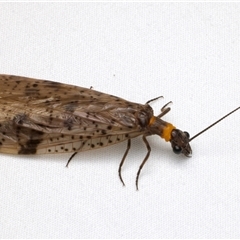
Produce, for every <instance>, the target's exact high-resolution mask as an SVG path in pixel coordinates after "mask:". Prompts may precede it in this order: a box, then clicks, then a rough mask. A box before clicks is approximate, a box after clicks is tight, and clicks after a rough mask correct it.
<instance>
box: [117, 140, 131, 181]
mask: <svg viewBox="0 0 240 240" xmlns="http://www.w3.org/2000/svg"><path fill="white" fill-rule="evenodd" d="M130 147H131V139H128V143H127V149H126V151H125V153H124V155H123V158H122V160H121V162H120V164H119V168H118V176H119V178H120V181H121V182H122V184H123V186H125V183H124V181H123V179H122V175H121V170H122V165H123V163H124V161H125V158H126V156H127V154H128V151H129V149H130Z"/></svg>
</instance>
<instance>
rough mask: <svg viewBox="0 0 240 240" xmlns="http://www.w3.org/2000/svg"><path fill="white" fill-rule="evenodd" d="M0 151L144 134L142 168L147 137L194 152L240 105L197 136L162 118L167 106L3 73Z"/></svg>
mask: <svg viewBox="0 0 240 240" xmlns="http://www.w3.org/2000/svg"><path fill="white" fill-rule="evenodd" d="M0 86H1V87H0V108H1V113H0V152H2V153H9V154H50V153H66V152H68V153H73V154H72V156H71V157H70V158H69V160H68V162H67V165H68V164H69V162H70V161H71V159H72V157H73V156H74V155H75V154H76V153H77V152H80V151H86V150H91V149H97V148H102V147H106V146H110V145H113V144H116V143H119V142H122V141H127V149H126V151H125V153H124V155H123V158H122V160H121V162H120V165H119V168H118V174H119V178H120V180H121V182H122V184H123V185H124V181H123V179H122V176H121V169H122V165H123V163H124V161H125V159H126V156H127V154H128V151H129V149H130V147H131V139H132V138H135V137H138V136H140V135H141V136H142V139H143V142H144V143H145V145H146V148H147V154H146V156H145V158H144V159H143V161H142V163H141V165H140V166H139V169H138V172H137V176H136V188H137V189H138V179H139V175H140V172H141V170H142V168H143V166H144V164H145V163H146V161H147V160H148V158H149V155H150V152H151V147H150V145H149V143H148V141H147V137H148V136H150V135H153V134H157V135H159V136H160V137H162V138H163V139H165V141H167V142H170V143H171V146H172V149H173V152H174V153H176V154H179V153H182V154H184V155H185V156H191V153H192V150H191V147H190V144H189V142H190V141H192V140H193V139H194V138H196V137H197V136H199V135H200V134H202V133H203V132H204V131H206V130H208V129H209V128H210V127H212V126H213V125H215V124H217V123H218V122H219V121H221V120H223V119H224V118H225V117H227V116H229V115H230V114H232V113H233V112H235V111H237V110H238V109H239V108H240V107H238V108H236V109H235V110H233V111H232V112H230V113H228V114H227V115H225V116H224V117H222V118H221V119H219V120H218V121H217V122H215V123H213V124H212V125H210V126H209V127H207V128H206V129H204V130H203V131H201V132H200V133H198V134H196V135H195V136H194V137H192V138H190V136H189V134H188V133H187V132H184V131H181V130H179V129H177V128H176V127H174V126H173V125H172V124H171V123H168V122H165V121H164V120H162V119H161V118H162V117H163V116H164V115H165V114H167V113H168V112H169V111H170V107H168V104H166V105H165V106H163V107H162V109H161V113H160V114H159V115H157V116H154V115H153V110H152V108H151V107H150V105H149V103H150V102H151V101H154V100H156V99H158V98H155V99H152V100H150V101H148V102H147V103H146V104H138V103H133V102H129V101H127V100H124V99H122V98H119V97H116V96H113V95H108V94H105V93H102V92H98V91H95V90H93V89H87V88H83V87H77V86H73V85H67V84H62V83H58V82H52V81H47V80H38V79H32V78H26V77H19V76H11V75H0Z"/></svg>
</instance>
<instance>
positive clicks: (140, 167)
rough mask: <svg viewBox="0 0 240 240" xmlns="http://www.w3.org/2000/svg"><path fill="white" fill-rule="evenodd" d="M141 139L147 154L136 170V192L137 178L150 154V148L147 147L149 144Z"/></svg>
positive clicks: (144, 139) (144, 138)
mask: <svg viewBox="0 0 240 240" xmlns="http://www.w3.org/2000/svg"><path fill="white" fill-rule="evenodd" d="M142 139H143V141H144V143H145V145H146V147H147V150H148V152H147V154H146V156H145V158H144V159H143V161H142V163H141V165H140V166H139V169H138V172H137V177H136V188H137V190H138V178H139V175H140V172H141V170H142V168H143V166H144V164H145V163H146V161H147V160H148V158H149V155H150V152H151V147H150V145H149V143H148V141H147V139H146V137H145V136H143V138H142Z"/></svg>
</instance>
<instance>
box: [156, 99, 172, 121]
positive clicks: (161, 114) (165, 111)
mask: <svg viewBox="0 0 240 240" xmlns="http://www.w3.org/2000/svg"><path fill="white" fill-rule="evenodd" d="M170 103H172V101H170V102H168V103H167V104H165V105H164V106H163V107H162V108H161V113H160V114H159V115H158V116H157V117H158V118H161V117H162V116H164V115H165V114H167V113H168V112H169V111H170V110H171V108H170V107H166V106H167V105H168V104H170Z"/></svg>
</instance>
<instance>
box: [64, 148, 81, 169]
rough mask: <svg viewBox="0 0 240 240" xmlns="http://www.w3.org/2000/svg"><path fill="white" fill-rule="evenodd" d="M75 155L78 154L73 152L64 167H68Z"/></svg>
mask: <svg viewBox="0 0 240 240" xmlns="http://www.w3.org/2000/svg"><path fill="white" fill-rule="evenodd" d="M77 153H78V152H75V153H73V154H72V155H71V157H70V158H69V159H68V161H67V164H66V166H65V167H68V164H69V163H70V161H71V160H72V159H73V157H74V156H75V155H76V154H77Z"/></svg>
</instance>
